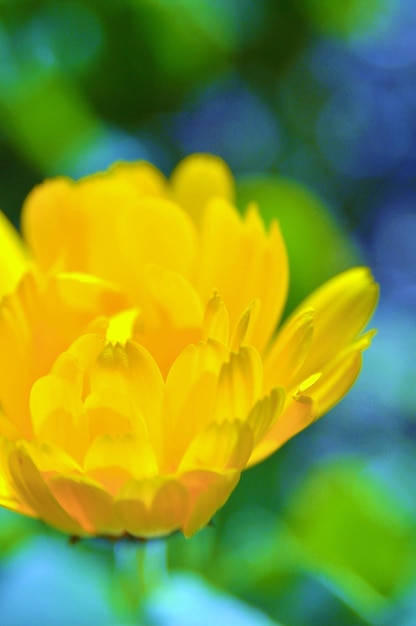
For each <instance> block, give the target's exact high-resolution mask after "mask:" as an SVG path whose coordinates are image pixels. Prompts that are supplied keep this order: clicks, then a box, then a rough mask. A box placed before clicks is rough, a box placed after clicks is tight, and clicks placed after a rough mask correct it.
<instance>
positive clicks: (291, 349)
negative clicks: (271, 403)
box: [264, 309, 314, 390]
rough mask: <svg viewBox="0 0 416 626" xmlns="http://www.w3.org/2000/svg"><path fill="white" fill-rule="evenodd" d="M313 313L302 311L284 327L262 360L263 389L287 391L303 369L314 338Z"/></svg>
mask: <svg viewBox="0 0 416 626" xmlns="http://www.w3.org/2000/svg"><path fill="white" fill-rule="evenodd" d="M313 318H314V315H313V311H312V309H310V310H308V309H306V310H302V311H300V312H299V313H297V314H294V315H292V316H291V317H290V319H289V320H288V321H287V322H286V323H285V324H284V326H283V327H282V328H281V330H280V331H279V333H278V334H277V336H276V339H275V340H274V342H273V343H272V345H271V347H270V350H269V351H268V352H267V354H266V356H265V358H264V387H265V389H266V390H269V389H271V388H273V387H275V386H276V385H281V386H282V387H285V388H286V389H288V390H290V389H292V388H293V386H294V385H295V383H296V374H297V372H298V371H299V369H300V367H301V366H302V365H303V362H304V361H305V358H306V356H307V354H308V352H309V349H310V347H311V343H312V338H313Z"/></svg>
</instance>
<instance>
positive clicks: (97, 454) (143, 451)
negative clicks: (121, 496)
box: [84, 434, 158, 480]
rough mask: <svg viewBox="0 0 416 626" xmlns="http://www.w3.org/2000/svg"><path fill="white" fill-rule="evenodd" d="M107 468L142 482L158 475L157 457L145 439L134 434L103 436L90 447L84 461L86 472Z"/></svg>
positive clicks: (97, 438)
mask: <svg viewBox="0 0 416 626" xmlns="http://www.w3.org/2000/svg"><path fill="white" fill-rule="evenodd" d="M106 467H112V468H115V467H119V468H122V469H124V470H126V472H127V474H129V476H130V478H135V479H137V480H140V479H142V478H146V477H148V476H152V475H153V476H154V475H156V474H157V471H158V466H157V461H156V456H155V454H154V452H153V450H152V448H151V446H150V445H149V442H148V441H146V440H145V439H144V438H141V439H139V438H138V437H135V436H134V435H133V434H127V435H123V436H115V435H108V434H105V435H101V436H99V437H96V439H95V440H94V441H93V443H92V444H91V446H90V447H89V449H88V451H87V454H86V456H85V461H84V469H85V471H86V472H88V473H89V472H92V471H94V470H96V469H103V468H106Z"/></svg>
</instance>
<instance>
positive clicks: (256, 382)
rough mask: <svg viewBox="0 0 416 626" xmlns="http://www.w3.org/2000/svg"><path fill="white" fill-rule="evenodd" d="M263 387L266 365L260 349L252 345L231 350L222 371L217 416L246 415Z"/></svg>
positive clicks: (229, 417) (218, 417)
mask: <svg viewBox="0 0 416 626" xmlns="http://www.w3.org/2000/svg"><path fill="white" fill-rule="evenodd" d="M262 390H263V368H262V362H261V359H260V356H259V354H258V352H257V351H256V350H255V349H254V348H252V347H251V346H244V347H242V348H240V350H239V351H238V352H232V353H231V354H230V357H229V361H228V362H227V363H224V364H223V366H222V368H221V372H220V375H219V380H218V388H217V396H216V410H215V414H214V418H215V420H216V421H221V420H223V419H229V420H232V419H235V418H240V419H244V418H245V417H246V416H247V415H248V413H249V412H250V410H251V409H252V407H253V406H254V404H255V403H256V402H257V400H258V399H259V398H260V397H261V395H262Z"/></svg>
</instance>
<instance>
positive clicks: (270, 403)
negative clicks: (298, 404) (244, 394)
mask: <svg viewBox="0 0 416 626" xmlns="http://www.w3.org/2000/svg"><path fill="white" fill-rule="evenodd" d="M285 400H286V394H285V391H284V389H282V388H281V387H280V388H276V389H272V390H271V392H270V394H269V395H268V396H265V397H264V398H262V399H261V400H259V401H258V402H257V403H256V404H255V405H254V407H253V408H252V410H251V411H250V414H249V416H248V417H247V420H246V423H247V424H248V425H249V426H250V428H251V431H252V433H253V437H254V445H256V444H257V443H258V442H260V441H261V440H262V439H263V437H264V436H265V435H266V433H267V432H268V431H269V430H270V428H271V427H272V426H273V424H274V423H275V422H276V420H277V419H278V418H279V416H280V414H281V412H282V410H283V408H284V405H285Z"/></svg>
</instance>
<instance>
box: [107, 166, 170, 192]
mask: <svg viewBox="0 0 416 626" xmlns="http://www.w3.org/2000/svg"><path fill="white" fill-rule="evenodd" d="M109 174H111V175H112V176H115V177H116V178H118V179H121V180H125V181H127V182H128V183H129V184H130V185H131V186H132V187H133V188H134V190H135V192H136V194H137V195H138V196H151V197H162V196H166V195H167V193H168V190H167V180H166V178H165V177H164V176H163V174H162V173H161V172H160V171H159V170H158V169H157V168H156V167H154V166H153V165H151V163H147V162H146V161H138V162H136V163H127V162H119V163H116V164H115V165H113V166H112V167H111V168H110V170H109Z"/></svg>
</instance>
